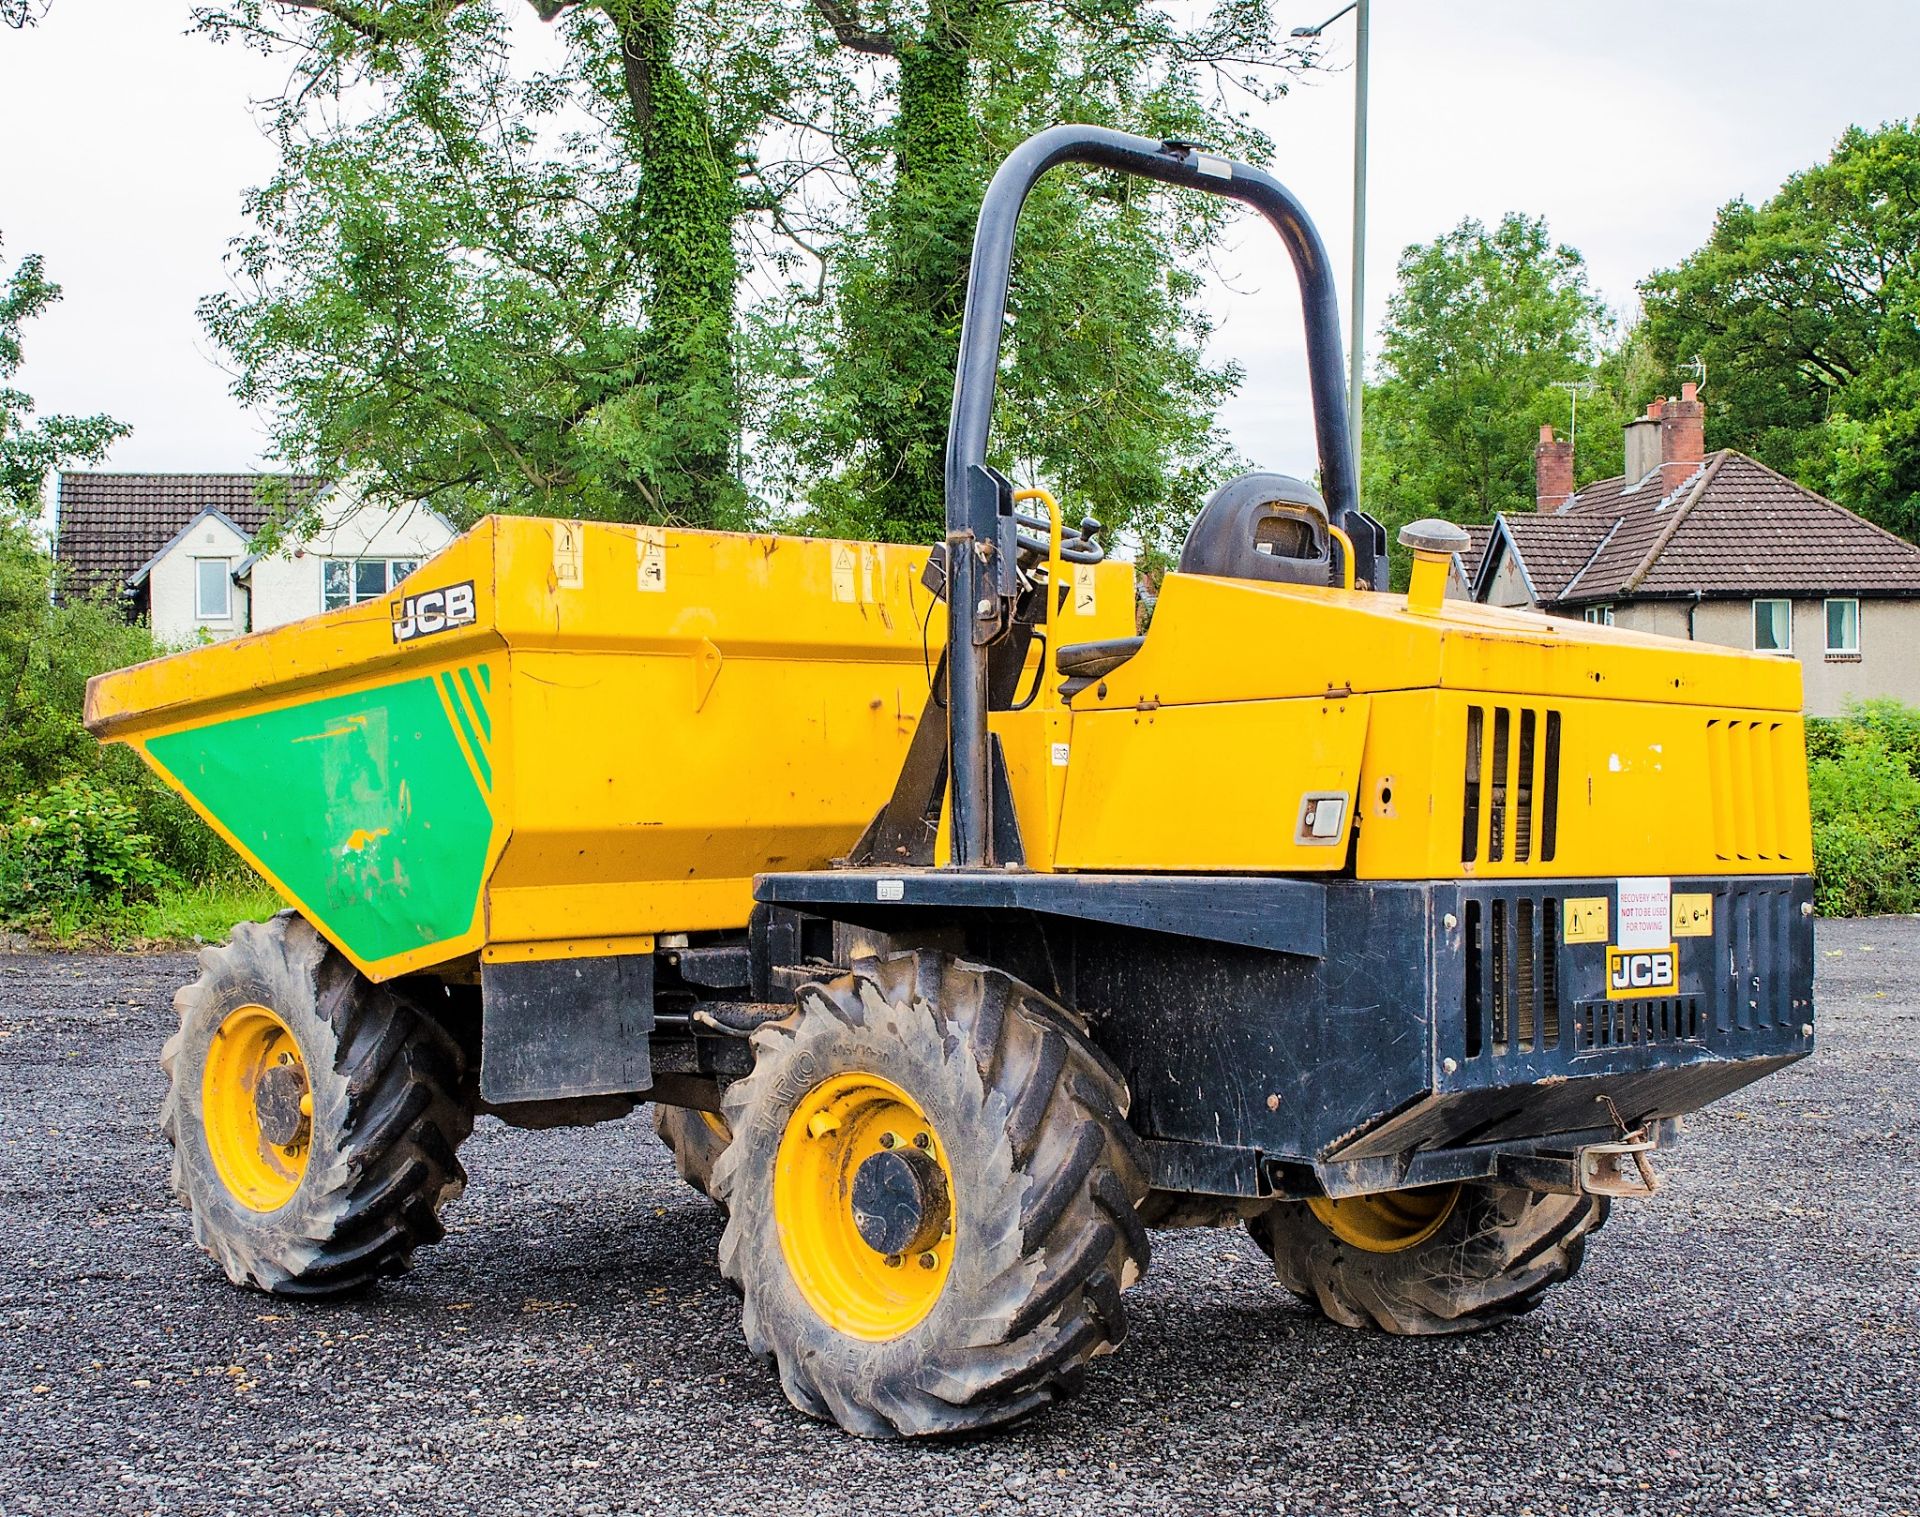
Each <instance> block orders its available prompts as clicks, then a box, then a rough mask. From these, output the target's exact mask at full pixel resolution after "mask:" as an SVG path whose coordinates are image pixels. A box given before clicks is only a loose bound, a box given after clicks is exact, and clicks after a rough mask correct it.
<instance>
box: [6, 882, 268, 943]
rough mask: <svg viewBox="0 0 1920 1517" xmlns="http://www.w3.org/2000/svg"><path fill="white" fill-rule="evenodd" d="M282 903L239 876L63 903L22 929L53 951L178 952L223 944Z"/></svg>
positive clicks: (265, 887) (264, 887)
mask: <svg viewBox="0 0 1920 1517" xmlns="http://www.w3.org/2000/svg"><path fill="white" fill-rule="evenodd" d="M283 904H285V903H284V902H282V901H281V899H280V896H279V893H278V892H277V891H275V890H274V889H273V887H272V886H270V885H268V884H266V883H265V882H263V881H261V880H258V879H254V878H252V877H250V876H243V877H239V878H232V879H220V880H207V881H201V882H199V883H197V884H183V885H176V886H173V887H170V888H169V889H166V890H163V891H162V892H161V893H160V894H159V895H158V896H157V897H156V898H155V899H153V900H151V901H139V902H135V903H132V904H126V903H121V902H112V903H95V902H84V903H63V904H62V905H60V906H58V907H56V908H55V909H54V911H53V912H52V913H51V914H50V915H49V916H47V917H45V918H44V919H41V920H39V921H34V922H29V923H25V924H23V925H24V926H25V929H26V931H27V933H28V935H29V936H31V937H34V938H37V939H40V940H42V941H44V942H46V943H48V944H50V945H51V946H53V947H56V948H117V949H156V948H182V947H191V946H193V945H194V944H196V943H219V942H223V941H224V940H225V939H226V936H227V934H228V933H229V932H231V931H232V930H233V927H234V924H235V923H236V922H262V921H265V920H266V919H267V918H268V917H270V916H272V915H273V914H274V913H275V912H276V911H278V910H279V909H280V908H281V906H282V905H283Z"/></svg>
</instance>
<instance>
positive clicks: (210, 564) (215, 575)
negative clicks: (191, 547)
mask: <svg viewBox="0 0 1920 1517" xmlns="http://www.w3.org/2000/svg"><path fill="white" fill-rule="evenodd" d="M193 614H194V617H195V618H196V619H197V620H199V621H203V622H224V621H229V620H231V619H232V617H233V560H232V559H230V558H196V559H195V560H194V561H193Z"/></svg>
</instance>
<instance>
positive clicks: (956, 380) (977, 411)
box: [946, 126, 1372, 868]
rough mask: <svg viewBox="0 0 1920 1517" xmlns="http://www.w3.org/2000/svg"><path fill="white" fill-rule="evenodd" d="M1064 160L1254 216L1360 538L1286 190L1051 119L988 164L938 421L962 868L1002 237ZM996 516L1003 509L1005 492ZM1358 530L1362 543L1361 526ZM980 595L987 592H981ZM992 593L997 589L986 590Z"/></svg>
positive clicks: (982, 858)
mask: <svg viewBox="0 0 1920 1517" xmlns="http://www.w3.org/2000/svg"><path fill="white" fill-rule="evenodd" d="M1061 163H1084V164H1089V165H1091V166H1093V167H1095V168H1103V169H1115V170H1118V171H1119V172H1120V173H1123V174H1139V175H1142V176H1144V177H1145V178H1148V179H1158V180H1160V181H1161V182H1162V183H1164V184H1173V185H1178V186H1180V187H1181V188H1183V189H1189V190H1199V191H1201V192H1202V193H1203V194H1209V195H1224V196H1226V197H1227V198H1228V199H1230V200H1239V201H1244V202H1245V203H1246V204H1248V205H1250V206H1252V207H1254V209H1256V210H1258V211H1259V212H1260V213H1261V214H1262V215H1263V216H1265V217H1266V218H1267V220H1268V222H1270V223H1271V224H1272V226H1273V229H1274V230H1275V231H1276V232H1278V233H1279V234H1280V240H1281V241H1282V242H1284V243H1285V244H1286V248H1287V252H1288V254H1289V255H1290V256H1291V257H1292V259H1293V267H1294V273H1295V275H1296V276H1297V278H1298V279H1299V282H1300V300H1301V305H1302V307H1303V309H1304V312H1305V316H1306V328H1307V373H1308V379H1309V383H1310V385H1311V388H1312V393H1313V426H1314V433H1315V440H1316V442H1317V443H1318V446H1319V452H1320V490H1321V495H1322V497H1323V498H1324V499H1325V501H1326V503H1327V514H1328V516H1329V517H1331V518H1332V519H1333V521H1334V522H1336V523H1337V524H1339V525H1341V526H1343V527H1345V528H1346V529H1347V530H1348V532H1349V534H1350V535H1351V536H1352V538H1353V539H1354V540H1355V541H1359V540H1360V539H1361V536H1362V533H1361V531H1360V530H1358V529H1359V528H1360V526H1361V523H1360V519H1359V491H1358V489H1357V487H1356V478H1355V472H1354V458H1353V446H1352V437H1351V434H1350V432H1349V430H1348V424H1347V392H1346V359H1345V355H1344V354H1343V352H1342V351H1341V345H1340V306H1339V300H1338V298H1337V296H1336V294H1335V292H1334V286H1333V274H1332V271H1331V269H1330V267H1329V265H1328V262H1327V250H1326V248H1325V247H1324V246H1322V244H1321V242H1320V234H1319V233H1318V232H1317V231H1316V230H1314V225H1313V222H1312V221H1311V220H1310V219H1309V218H1308V216H1307V213H1306V210H1305V209H1304V208H1303V207H1302V206H1301V204H1300V202H1299V201H1298V200H1296V199H1295V198H1294V197H1293V193H1292V192H1291V191H1290V190H1288V189H1287V187H1286V186H1285V185H1283V184H1281V183H1280V181H1279V180H1277V179H1275V178H1273V177H1272V176H1271V175H1270V174H1267V173H1266V172H1264V171H1263V170H1260V169H1257V168H1254V167H1253V166H1252V165H1251V164H1245V163H1238V162H1235V161H1234V160H1233V159H1230V158H1221V157H1217V156H1215V155H1214V154H1211V153H1207V152H1203V151H1202V150H1201V149H1199V148H1197V147H1194V146H1193V145H1192V144H1190V143H1183V142H1155V141H1153V140H1152V139H1151V138H1147V137H1135V136H1133V135H1132V134H1130V133H1127V132H1116V131H1112V130H1109V129H1108V128H1106V127H1098V126H1055V127H1049V128H1048V129H1047V130H1046V131H1044V132H1039V133H1037V134H1035V135H1034V136H1032V137H1029V138H1028V139H1027V140H1026V141H1025V142H1023V143H1021V144H1020V146H1019V147H1017V148H1015V149H1014V150H1013V152H1011V153H1010V154H1008V155H1007V158H1006V161H1005V162H1004V163H1002V164H1001V165H1000V167H999V169H998V170H997V171H996V172H995V173H994V176H993V180H992V182H991V183H989V184H988V186H987V193H986V197H985V199H983V200H982V201H981V203H980V220H979V224H978V226H977V228H976V229H975V231H974V238H973V262H972V265H971V267H970V268H969V270H968V274H967V308H966V315H965V318H964V321H963V323H962V325H961V328H960V361H959V363H958V365H957V366H956V368H955V370H954V376H953V416H952V420H951V421H950V423H949V424H948V428H947V467H946V508H947V558H946V563H947V653H948V657H947V741H948V755H949V768H948V774H949V776H950V777H951V784H952V790H951V798H952V805H951V812H950V820H951V828H952V839H953V844H952V858H953V862H954V864H956V865H957V866H959V867H961V868H985V867H991V866H992V865H993V864H995V863H996V862H998V861H997V860H995V859H994V858H993V857H992V835H993V827H992V818H991V816H990V815H989V812H988V805H989V799H988V798H989V794H990V780H989V775H988V752H987V645H988V644H989V643H991V642H992V641H993V640H994V638H995V637H997V636H999V635H1000V634H1001V633H1002V632H1003V631H1004V630H1005V620H1006V619H1005V617H1004V615H1003V612H1002V597H1003V596H1004V595H1005V594H1006V593H1007V591H1008V589H1009V585H1008V582H1007V578H1006V576H1007V574H1008V572H1009V569H1010V567H1011V566H1010V565H1008V564H1006V563H1004V562H998V561H996V559H1004V558H1005V556H1006V547H1007V543H1006V541H1005V540H1006V539H1007V537H1008V535H1009V534H1008V532H1006V531H1003V530H997V529H996V522H995V507H994V504H993V496H994V489H995V485H996V483H998V484H1001V485H1003V484H1004V481H1000V480H998V476H996V475H994V474H993V472H992V471H991V470H990V469H988V468H987V433H988V428H989V426H990V424H991V422H992V419H993V398H994V386H995V379H996V378H997V376H998V373H999V368H1000V336H1001V329H1002V327H1003V326H1004V325H1005V323H1006V314H1007V283H1008V280H1009V278H1010V277H1011V274H1012V270H1013V234H1014V229H1015V227H1016V225H1017V224H1018V222H1019V219H1020V209H1021V207H1022V206H1023V205H1024V204H1025V203H1026V199H1027V195H1028V193H1029V192H1030V191H1031V190H1032V189H1033V186H1034V185H1035V183H1036V182H1038V180H1039V178H1040V176H1041V175H1042V174H1044V173H1046V172H1047V170H1048V169H1050V168H1053V167H1054V166H1055V165H1056V164H1061ZM999 493H1000V497H1001V502H1000V505H999V516H1000V518H1001V519H1002V520H1007V519H1010V518H1009V517H1008V513H1009V512H1010V510H1011V506H1010V503H1008V502H1007V501H1006V499H1005V496H1006V492H1005V491H1004V490H1001V491H1000V492H999ZM1366 540H1367V541H1368V542H1371V541H1372V536H1371V534H1367V536H1366ZM983 592H988V593H985V594H984V595H983ZM996 592H997V593H996Z"/></svg>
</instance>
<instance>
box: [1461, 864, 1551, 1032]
mask: <svg viewBox="0 0 1920 1517" xmlns="http://www.w3.org/2000/svg"><path fill="white" fill-rule="evenodd" d="M1559 920H1560V902H1559V901H1558V900H1557V899H1556V898H1554V897H1553V896H1547V897H1545V898H1544V899H1541V900H1539V901H1535V900H1534V899H1532V898H1531V897H1528V896H1522V897H1519V898H1517V899H1513V900H1507V899H1504V898H1496V899H1494V900H1491V901H1480V900H1469V901H1467V902H1466V960H1467V984H1466V1006H1465V1011H1466V1049H1465V1052H1466V1056H1467V1057H1468V1058H1469V1059H1477V1058H1479V1057H1480V1056H1481V1055H1482V1054H1483V1053H1491V1054H1492V1056H1493V1057H1494V1058H1503V1057H1504V1056H1506V1055H1507V1054H1509V1053H1537V1052H1540V1051H1541V1050H1544V1049H1549V1048H1557V1047H1559V1046H1560V986H1559V983H1558V975H1557V971H1556V966H1555V963H1554V941H1555V936H1556V924H1557V923H1558V922H1559Z"/></svg>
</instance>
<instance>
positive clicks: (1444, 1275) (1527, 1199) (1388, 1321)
mask: <svg viewBox="0 0 1920 1517" xmlns="http://www.w3.org/2000/svg"><path fill="white" fill-rule="evenodd" d="M1399 1194H1401V1195H1406V1196H1414V1195H1418V1194H1419V1192H1401V1193H1399ZM1606 1219H1607V1202H1606V1201H1605V1200H1604V1199H1602V1198H1600V1197H1597V1196H1555V1195H1541V1194H1538V1193H1536V1192H1534V1191H1529V1190H1522V1189H1520V1188H1518V1187H1517V1186H1511V1185H1497V1184H1494V1183H1493V1182H1491V1181H1482V1180H1476V1181H1471V1182H1468V1183H1466V1184H1463V1185H1462V1186H1461V1187H1460V1190H1459V1198H1458V1200H1457V1201H1455V1202H1454V1204H1453V1205H1452V1207H1451V1208H1450V1209H1449V1210H1448V1211H1447V1213H1446V1215H1445V1216H1444V1217H1443V1218H1442V1219H1441V1220H1440V1221H1439V1222H1438V1223H1437V1224H1436V1225H1434V1226H1433V1228H1432V1230H1431V1232H1430V1233H1429V1234H1428V1235H1427V1236H1425V1237H1422V1238H1420V1239H1419V1240H1418V1241H1415V1242H1412V1243H1410V1244H1409V1245H1408V1246H1405V1247H1398V1248H1394V1249H1393V1250H1392V1251H1380V1250H1378V1249H1377V1248H1366V1247H1358V1246H1356V1245H1355V1244H1354V1243H1353V1242H1351V1241H1349V1240H1345V1239H1342V1238H1341V1237H1339V1236H1338V1235H1337V1234H1336V1233H1335V1231H1334V1230H1333V1228H1332V1227H1331V1226H1329V1224H1328V1223H1327V1222H1326V1221H1325V1220H1323V1219H1322V1217H1321V1216H1319V1215H1317V1214H1316V1212H1315V1209H1314V1207H1313V1205H1312V1204H1310V1203H1308V1202H1305V1201H1283V1202H1281V1203H1280V1204H1279V1205H1277V1206H1275V1207H1273V1208H1272V1209H1271V1210H1269V1211H1265V1212H1262V1213H1261V1214H1260V1215H1259V1216H1257V1217H1253V1218H1250V1219H1249V1220H1248V1222H1247V1231H1248V1232H1249V1233H1250V1234H1251V1235H1252V1237H1253V1240H1254V1242H1255V1243H1257V1244H1259V1246H1260V1247H1261V1248H1262V1249H1263V1250H1264V1251H1265V1252H1266V1253H1267V1255H1268V1256H1269V1257H1270V1258H1271V1259H1272V1260H1273V1272H1274V1277H1275V1278H1276V1279H1277V1280H1278V1281H1279V1282H1280V1284H1281V1285H1283V1286H1285V1287H1286V1288H1287V1289H1288V1290H1290V1291H1292V1292H1293V1293H1294V1295H1296V1296H1298V1297H1299V1298H1300V1299H1301V1300H1303V1301H1305V1302H1308V1303H1309V1304H1311V1305H1314V1306H1317V1307H1318V1308H1319V1309H1320V1310H1321V1312H1323V1313H1324V1314H1325V1315H1326V1316H1328V1317H1330V1318H1332V1319H1333V1320H1334V1321H1335V1322H1338V1323H1341V1324H1342V1325H1343V1326H1346V1327H1372V1328H1378V1329H1380V1330H1381V1331H1383V1332H1389V1333H1397V1334H1404V1335H1407V1336H1412V1337H1426V1336H1434V1335H1439V1334H1447V1333H1471V1332H1478V1331H1480V1330H1482V1329H1483V1328H1489V1327H1494V1326H1496V1325H1498V1324H1499V1323H1502V1322H1506V1321H1509V1320H1511V1319H1512V1318H1514V1317H1519V1316H1522V1315H1524V1314H1525V1313H1527V1312H1530V1311H1532V1310H1533V1309H1534V1308H1535V1307H1536V1306H1538V1305H1539V1304H1540V1298H1541V1296H1542V1295H1543V1294H1545V1292H1546V1291H1547V1289H1548V1288H1549V1287H1550V1286H1554V1285H1558V1284H1559V1283H1560V1282H1561V1281H1563V1280H1570V1279H1572V1278H1573V1276H1574V1275H1575V1274H1576V1273H1577V1272H1578V1271H1579V1268H1580V1263H1581V1260H1582V1258H1583V1257H1584V1255H1585V1253H1586V1240H1587V1237H1588V1235H1589V1234H1591V1233H1592V1232H1593V1231H1594V1230H1595V1229H1596V1228H1598V1227H1599V1226H1600V1225H1601V1224H1602V1223H1604V1222H1605V1221H1606Z"/></svg>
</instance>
